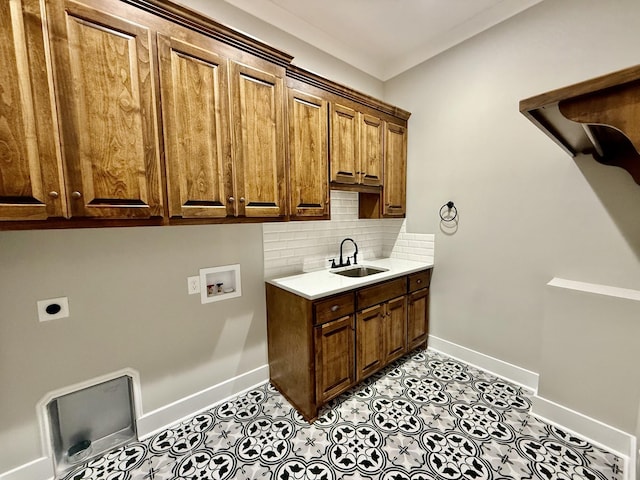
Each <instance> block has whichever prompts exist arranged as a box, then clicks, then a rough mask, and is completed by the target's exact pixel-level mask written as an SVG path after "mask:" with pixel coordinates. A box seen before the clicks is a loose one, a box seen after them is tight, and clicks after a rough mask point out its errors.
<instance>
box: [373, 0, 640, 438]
mask: <svg viewBox="0 0 640 480" xmlns="http://www.w3.org/2000/svg"><path fill="white" fill-rule="evenodd" d="M639 21H640V3H639V2H637V1H636V0H617V1H612V2H601V1H599V0H553V1H546V2H542V3H540V4H538V5H536V6H535V7H532V8H531V9H529V10H527V11H525V12H523V13H522V14H520V15H518V16H516V17H514V18H513V19H511V20H509V21H507V22H505V23H503V24H501V25H498V26H496V27H494V28H493V29H491V30H489V31H487V32H485V33H483V34H480V35H478V36H477V37H475V38H473V39H471V40H469V41H467V42H465V43H463V44H461V45H459V46H457V47H455V48H453V49H451V50H449V51H447V52H444V53H443V54H441V55H439V56H437V57H435V58H433V59H431V60H430V61H427V62H425V63H424V64H422V65H420V66H418V67H416V68H414V69H412V70H410V71H408V72H406V73H405V74H403V75H400V76H399V77H396V78H395V79H393V80H391V81H389V82H387V83H386V84H385V99H386V100H387V101H388V102H390V103H393V104H397V105H398V106H400V107H402V108H405V109H407V110H409V111H411V112H412V116H411V119H410V128H409V146H408V152H409V153H408V155H409V160H408V161H409V165H408V170H409V175H408V212H409V215H408V220H407V228H408V230H409V231H418V232H436V246H437V252H438V255H437V266H436V270H435V275H434V278H433V281H432V300H431V324H430V326H431V328H432V333H433V334H434V335H436V336H438V337H441V338H444V339H446V340H449V341H452V342H455V343H457V344H461V345H464V346H466V347H468V348H471V349H473V350H477V351H480V352H482V353H484V354H487V355H491V356H493V357H497V358H499V359H501V360H504V361H507V362H511V363H513V364H516V365H518V366H521V367H524V368H527V369H529V370H532V371H535V372H538V373H540V389H541V391H546V392H549V393H550V394H551V397H552V398H550V399H551V400H553V399H554V395H556V394H557V395H559V397H560V399H559V403H564V404H565V405H566V406H568V407H570V408H575V409H576V410H579V411H580V410H583V411H584V410H585V409H586V410H587V411H588V412H589V413H591V414H593V415H594V416H596V417H597V418H598V419H600V420H602V421H604V422H609V423H610V424H612V425H616V426H618V427H619V428H622V429H623V430H625V431H627V432H631V433H635V428H636V426H635V425H636V424H635V422H632V421H631V418H630V417H631V416H630V415H629V411H630V410H629V408H630V405H627V404H625V408H624V410H625V414H624V418H622V417H620V416H619V415H617V414H616V413H615V412H614V411H613V410H614V408H613V405H612V408H611V409H610V411H609V412H605V411H604V410H605V409H604V408H603V405H602V402H603V399H604V396H606V395H609V394H610V393H608V392H598V391H596V393H595V394H594V396H593V397H591V398H589V399H582V400H581V399H579V396H580V395H582V393H583V392H582V390H581V389H573V387H572V386H571V385H572V383H571V382H567V381H564V383H563V380H568V379H567V378H566V377H563V376H562V375H563V372H566V370H565V369H563V368H561V369H556V370H554V368H553V365H550V364H549V361H548V359H547V358H542V355H543V351H542V348H541V346H542V345H543V344H550V342H551V340H552V339H551V338H550V337H549V336H551V335H560V338H554V339H553V342H552V343H553V345H562V344H563V343H566V344H570V343H572V342H574V341H575V340H576V339H577V338H581V337H582V336H585V335H588V336H589V338H588V341H589V342H594V344H595V345H600V348H599V350H598V351H596V352H593V355H597V356H600V357H605V358H607V362H606V363H607V365H609V366H611V364H613V366H615V367H616V368H621V371H620V374H621V375H626V376H627V378H629V381H632V382H637V381H638V376H637V373H636V371H637V365H638V363H636V364H635V365H629V364H624V363H623V359H625V358H626V357H624V356H618V351H617V350H616V342H615V340H614V341H613V342H612V339H611V338H610V337H611V335H613V336H614V337H615V336H616V335H617V336H618V338H619V337H620V336H624V335H632V334H633V331H634V330H629V329H626V330H625V328H621V327H620V325H619V324H614V322H616V321H619V322H622V324H623V325H624V323H625V322H628V321H629V319H628V318H627V317H626V315H627V313H625V312H626V311H627V310H625V309H624V308H622V307H617V304H616V303H615V302H611V303H610V305H609V307H610V310H607V311H608V312H609V316H608V318H602V319H600V322H599V326H600V328H601V329H602V331H601V332H598V331H597V330H596V331H594V330H591V329H586V328H585V329H584V330H582V329H578V330H568V329H566V328H565V327H563V328H562V329H559V330H558V331H554V330H553V329H549V328H546V329H545V328H543V324H544V321H543V319H544V312H545V301H546V300H545V296H544V292H545V284H546V283H547V282H548V281H549V280H550V279H551V278H552V277H556V276H557V277H563V278H567V279H571V280H579V281H584V282H591V283H596V284H605V285H612V286H617V287H623V288H629V289H640V268H638V267H639V266H640V264H639V261H638V259H639V257H640V222H638V209H639V207H640V186H638V185H636V184H635V183H634V182H633V181H632V180H631V177H630V176H629V175H628V174H627V173H626V172H624V171H623V170H621V169H618V168H612V167H604V166H601V165H599V164H597V163H595V162H594V161H593V159H591V158H588V157H583V158H579V159H577V160H576V161H574V160H572V159H571V158H569V157H568V156H567V155H566V154H565V153H564V152H563V151H562V150H561V149H560V148H559V147H558V146H557V145H556V144H555V143H553V142H552V141H551V140H550V139H549V138H547V137H546V136H545V135H544V134H543V133H541V132H540V131H539V130H538V129H537V128H536V127H535V126H534V125H533V124H532V123H531V122H529V121H528V120H527V119H526V118H525V117H524V116H523V115H521V114H520V113H519V111H518V102H519V101H520V100H521V99H524V98H527V97H530V96H533V95H537V94H540V93H543V92H545V91H548V90H551V89H554V88H559V87H562V86H565V85H568V84H571V83H575V82H578V81H582V80H586V79H588V78H591V77H594V76H597V75H600V74H605V73H609V72H611V71H614V70H617V69H621V68H625V67H628V66H632V65H635V64H637V63H638V55H637V52H638V51H640V30H639V29H638V24H639ZM448 200H453V201H454V202H455V203H456V206H457V207H458V210H459V225H458V229H457V232H455V233H454V234H452V235H447V234H445V233H444V232H443V231H441V229H440V225H439V218H438V214H437V212H438V209H439V208H440V206H441V205H443V204H444V203H445V202H447V201H448ZM567 305H568V304H567ZM565 308H567V310H566V311H565V312H562V311H561V312H557V311H555V312H554V315H555V316H556V317H557V316H558V315H559V316H560V318H562V317H563V313H565V314H566V316H567V317H571V318H573V317H572V314H573V311H572V310H570V307H569V306H567V307H565ZM620 317H622V318H620ZM614 325H615V326H614ZM590 328H592V325H591V324H590ZM614 331H615V332H616V333H613V332H614ZM605 332H606V337H607V340H608V342H606V343H604V342H602V343H600V342H598V335H599V334H600V333H605ZM571 351H575V349H568V350H567V351H566V352H564V353H563V351H562V349H559V350H558V349H555V350H554V352H555V356H554V360H555V361H556V362H559V363H562V362H567V363H570V362H580V357H579V358H577V359H576V358H572V357H571V356H570V355H569V352H571ZM589 365H592V362H590V363H589ZM569 370H570V369H569ZM622 372H624V373H622ZM592 373H593V377H592V378H593V380H595V381H597V379H598V377H603V376H604V375H606V374H607V371H606V369H603V368H600V369H598V370H597V371H595V372H592ZM558 385H564V386H563V387H561V389H562V390H563V391H562V392H561V393H560V392H556V391H555V387H556V386H558ZM607 385H608V383H607ZM553 392H555V393H553ZM623 401H624V402H634V401H635V403H634V404H633V408H635V410H636V411H637V404H638V402H637V398H635V399H634V398H627V399H625V400H623Z"/></svg>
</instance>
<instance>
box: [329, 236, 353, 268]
mask: <svg viewBox="0 0 640 480" xmlns="http://www.w3.org/2000/svg"><path fill="white" fill-rule="evenodd" d="M347 240H349V241H350V242H351V243H353V246H354V247H356V251H355V252H354V253H353V264H354V265H357V264H358V244H357V243H356V242H355V240H354V239H353V238H345V239H344V240H342V242H341V243H340V263H339V264H338V265H336V259H335V258H334V259H333V260H331V268H339V267H348V266H349V265H351V260H349V257H348V256H347V262H346V263H345V262H344V261H343V260H342V247H343V245H344V242H346V241H347Z"/></svg>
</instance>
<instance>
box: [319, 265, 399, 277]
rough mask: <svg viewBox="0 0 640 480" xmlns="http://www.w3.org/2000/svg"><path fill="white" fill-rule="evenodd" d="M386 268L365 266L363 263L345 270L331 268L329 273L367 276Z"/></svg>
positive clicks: (345, 275)
mask: <svg viewBox="0 0 640 480" xmlns="http://www.w3.org/2000/svg"><path fill="white" fill-rule="evenodd" d="M387 270H388V269H387V268H377V267H367V266H365V265H360V266H356V267H352V268H347V269H346V270H339V271H333V270H332V271H331V273H335V274H336V275H342V276H343V277H368V276H369V275H375V274H376V273H382V272H386V271H387Z"/></svg>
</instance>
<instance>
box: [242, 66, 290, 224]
mask: <svg viewBox="0 0 640 480" xmlns="http://www.w3.org/2000/svg"><path fill="white" fill-rule="evenodd" d="M230 73H231V88H232V95H231V96H232V102H233V106H232V108H233V111H232V121H233V143H234V149H235V152H234V159H233V160H234V163H235V166H236V194H237V196H238V197H239V198H237V200H236V203H237V212H238V215H245V216H247V217H278V216H283V215H285V214H286V200H285V175H284V166H285V161H284V123H283V119H284V97H283V95H284V83H283V80H282V77H279V76H277V75H274V74H273V73H270V72H266V71H262V70H259V69H257V68H253V67H249V66H247V65H240V64H238V63H235V62H232V63H231V72H230Z"/></svg>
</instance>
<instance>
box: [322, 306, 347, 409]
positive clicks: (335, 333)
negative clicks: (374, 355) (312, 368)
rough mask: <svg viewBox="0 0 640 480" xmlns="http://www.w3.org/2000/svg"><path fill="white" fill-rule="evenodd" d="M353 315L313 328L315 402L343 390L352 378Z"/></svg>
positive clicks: (324, 400)
mask: <svg viewBox="0 0 640 480" xmlns="http://www.w3.org/2000/svg"><path fill="white" fill-rule="evenodd" d="M353 350H354V332H353V315H349V316H346V317H342V318H339V319H337V320H333V321H331V322H327V323H324V324H322V325H320V326H318V327H315V353H316V404H317V405H320V404H323V403H325V402H327V401H328V400H330V399H332V398H333V397H335V396H337V395H339V394H340V393H342V392H344V391H345V390H346V389H347V388H349V387H350V386H351V385H352V384H353V381H354V368H353V363H354V362H353V360H354V351H353Z"/></svg>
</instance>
